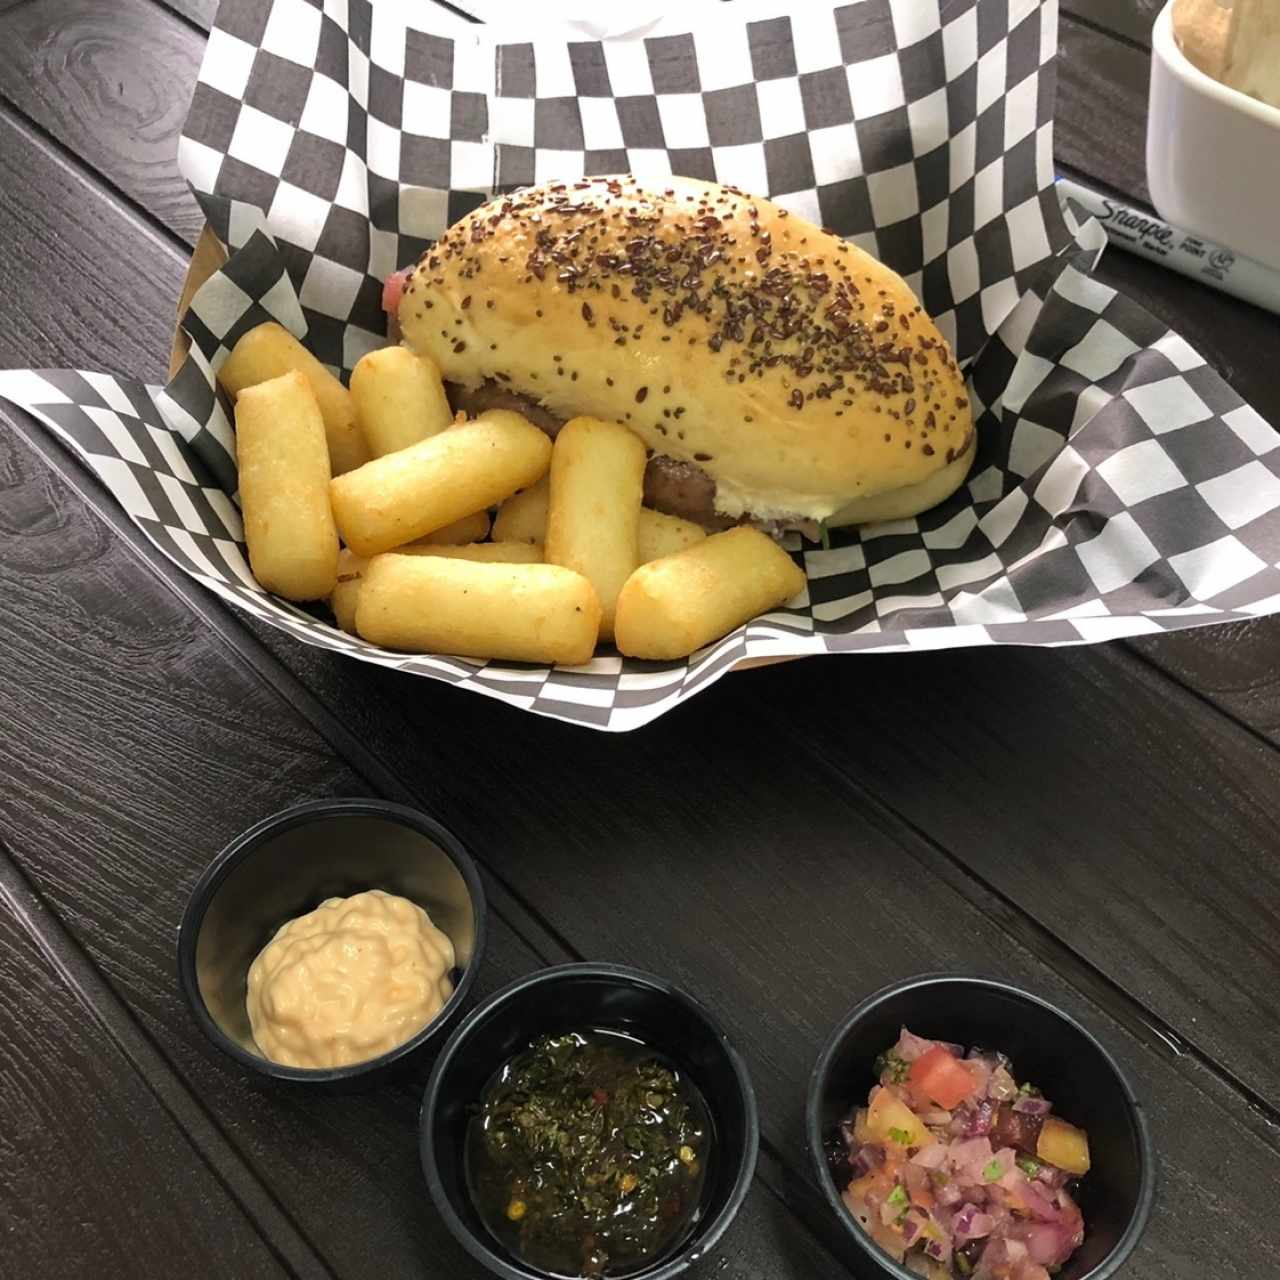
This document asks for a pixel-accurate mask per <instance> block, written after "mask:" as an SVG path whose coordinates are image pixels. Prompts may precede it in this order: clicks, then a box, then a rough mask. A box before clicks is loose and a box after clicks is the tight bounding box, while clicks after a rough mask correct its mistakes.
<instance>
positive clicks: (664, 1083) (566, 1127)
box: [466, 1031, 711, 1277]
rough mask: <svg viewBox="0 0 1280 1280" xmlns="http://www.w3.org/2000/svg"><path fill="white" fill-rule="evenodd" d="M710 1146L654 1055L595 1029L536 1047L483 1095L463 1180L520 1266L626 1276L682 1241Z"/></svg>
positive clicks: (688, 1101)
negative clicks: (465, 1180) (520, 1262)
mask: <svg viewBox="0 0 1280 1280" xmlns="http://www.w3.org/2000/svg"><path fill="white" fill-rule="evenodd" d="M710 1148H711V1129H710V1123H709V1121H708V1118H707V1112H706V1107H705V1105H704V1104H703V1101H702V1099H701V1097H700V1096H699V1095H698V1092H697V1090H696V1089H694V1088H693V1086H692V1085H691V1084H690V1083H689V1082H688V1081H687V1080H685V1079H684V1078H683V1077H682V1076H681V1074H680V1073H679V1072H678V1071H677V1070H676V1069H675V1068H674V1067H672V1066H671V1065H669V1064H667V1063H665V1062H664V1061H663V1060H662V1059H661V1058H659V1057H657V1056H656V1055H655V1054H654V1053H653V1051H652V1050H650V1049H647V1048H646V1047H645V1046H644V1045H642V1044H638V1043H637V1042H635V1041H634V1040H629V1039H627V1038H625V1037H623V1036H619V1035H611V1034H608V1033H604V1032H594V1031H592V1032H587V1033H585V1034H579V1033H576V1032H575V1033H572V1034H569V1035H562V1036H554V1037H552V1036H544V1037H543V1038H541V1039H539V1040H537V1041H535V1042H534V1044H533V1045H532V1046H531V1047H530V1048H528V1049H526V1050H525V1051H524V1052H523V1053H520V1054H518V1055H517V1056H516V1057H514V1058H512V1059H511V1061H510V1062H508V1063H507V1064H506V1065H505V1066H504V1067H503V1068H502V1069H501V1070H500V1071H499V1072H498V1073H497V1074H496V1075H495V1076H494V1077H493V1079H492V1080H491V1081H490V1082H489V1083H488V1085H487V1086H486V1087H485V1090H484V1093H483V1095H482V1099H481V1105H480V1108H479V1111H478V1113H477V1114H476V1115H475V1116H474V1117H473V1118H472V1120H471V1122H470V1126H469V1128H468V1132H467V1149H466V1157H467V1161H466V1163H467V1183H468V1189H469V1190H470V1193H471V1198H472V1201H473V1202H474V1204H475V1206H476V1209H477V1211H478V1212H479V1214H480V1217H481V1219H482V1220H483V1221H484V1223H485V1225H486V1226H487V1227H488V1229H489V1230H490V1231H491V1232H492V1233H493V1234H494V1235H495V1236H496V1237H497V1238H498V1240H500V1241H501V1242H502V1244H503V1245H505V1246H506V1247H507V1249H508V1250H510V1251H511V1252H512V1253H513V1254H515V1255H516V1256H517V1257H518V1258H520V1259H521V1260H522V1261H523V1262H525V1263H526V1264H528V1265H530V1266H533V1267H536V1268H538V1269H539V1270H541V1271H546V1272H549V1273H550V1274H552V1275H557V1276H611V1277H612V1276H625V1275H627V1274H629V1273H631V1272H634V1271H637V1270H639V1269H641V1268H642V1267H645V1266H647V1265H648V1264H650V1263H652V1262H654V1261H655V1260H656V1259H658V1258H659V1257H661V1256H662V1255H663V1254H664V1253H666V1252H668V1251H669V1250H671V1249H673V1248H674V1247H676V1246H677V1245H678V1244H679V1243H680V1241H681V1240H682V1239H683V1238H684V1237H685V1235H686V1233H687V1231H688V1229H689V1227H690V1226H691V1225H692V1224H693V1222H694V1221H695V1220H696V1218H697V1215H698V1211H699V1204H700V1200H701V1196H702V1187H703V1183H704V1181H705V1179H706V1171H707V1163H708V1159H709V1157H710V1155H711V1149H710Z"/></svg>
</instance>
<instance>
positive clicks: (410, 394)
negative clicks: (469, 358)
mask: <svg viewBox="0 0 1280 1280" xmlns="http://www.w3.org/2000/svg"><path fill="white" fill-rule="evenodd" d="M351 399H352V402H353V403H354V405H355V412H356V421H357V422H358V423H359V425H360V430H361V431H362V432H363V433H364V438H365V441H366V443H367V444H368V446H369V452H370V453H371V454H372V455H373V457H375V458H381V457H382V456H383V455H384V454H388V453H394V452H395V451H396V450H397V449H407V448H408V447H409V446H410V445H411V444H417V443H418V441H419V440H425V439H427V438H428V437H429V436H434V435H436V434H437V433H438V432H441V431H443V430H444V429H445V428H446V427H447V426H449V425H450V424H451V423H452V422H453V410H452V409H451V408H450V407H449V401H448V398H447V397H446V396H445V393H444V383H443V381H441V378H440V370H439V369H437V368H436V366H435V363H434V362H433V361H432V360H429V359H428V358H427V357H426V356H420V355H415V354H414V352H412V351H410V350H409V348H408V347H382V348H381V349H379V350H377V351H370V352H369V353H368V354H367V355H364V356H361V357H360V361H359V363H358V364H357V365H356V367H355V368H354V369H353V370H352V371H351Z"/></svg>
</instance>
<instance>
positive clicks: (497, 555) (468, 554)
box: [395, 542, 543, 564]
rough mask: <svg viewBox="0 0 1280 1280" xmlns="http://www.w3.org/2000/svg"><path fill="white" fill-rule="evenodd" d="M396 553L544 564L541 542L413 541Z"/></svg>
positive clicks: (495, 562) (493, 562)
mask: <svg viewBox="0 0 1280 1280" xmlns="http://www.w3.org/2000/svg"><path fill="white" fill-rule="evenodd" d="M395 554H396V555H414V556H444V557H445V558H446V559H450V560H481V561H486V562H488V563H489V564H542V563H543V549H542V543H540V542H471V543H467V544H466V545H464V546H452V547H433V546H429V545H427V544H426V543H423V542H411V543H409V545H408V546H404V547H397V548H396V550H395Z"/></svg>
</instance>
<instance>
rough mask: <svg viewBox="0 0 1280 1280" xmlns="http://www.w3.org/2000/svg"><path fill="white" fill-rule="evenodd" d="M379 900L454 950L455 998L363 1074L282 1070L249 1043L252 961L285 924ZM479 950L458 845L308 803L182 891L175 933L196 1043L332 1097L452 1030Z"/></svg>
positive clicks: (481, 931) (475, 878) (351, 803)
mask: <svg viewBox="0 0 1280 1280" xmlns="http://www.w3.org/2000/svg"><path fill="white" fill-rule="evenodd" d="M365 889H383V890H385V891H386V892H387V893H394V894H398V895H400V896H401V897H404V898H408V899H409V900H410V901H411V902H416V903H417V904H418V905H419V906H420V907H422V908H423V909H424V910H425V911H426V912H427V914H428V915H429V916H430V917H431V920H432V922H433V923H434V924H435V925H436V926H437V927H438V928H439V929H441V930H443V931H444V932H445V933H446V934H448V935H449V938H450V940H451V941H452V942H453V949H454V956H455V960H456V964H455V968H454V971H453V988H454V989H453V995H452V996H450V997H449V999H448V1000H447V1001H446V1002H445V1005H444V1008H443V1009H441V1010H440V1012H439V1013H438V1014H437V1015H436V1016H435V1018H433V1019H432V1020H431V1021H430V1022H429V1023H427V1025H426V1026H425V1027H423V1028H422V1030H421V1031H419V1032H418V1033H417V1035H415V1036H413V1037H411V1038H410V1039H409V1040H406V1041H405V1043H404V1044H402V1045H398V1046H397V1047H396V1048H394V1049H392V1050H390V1051H389V1052H387V1053H384V1054H382V1055H381V1056H380V1057H377V1058H372V1059H370V1060H369V1061H368V1062H357V1063H353V1064H352V1065H351V1066H347V1067H332V1068H303V1067H283V1066H280V1065H278V1064H277V1063H274V1062H270V1061H268V1059H266V1058H264V1057H263V1056H262V1054H261V1053H260V1052H259V1051H258V1049H257V1046H256V1045H255V1044H254V1043H253V1036H252V1033H251V1031H250V1028H249V1015H248V1012H247V1010H246V1008H245V990H246V980H247V977H248V973H249V966H250V965H251V964H252V963H253V960H254V957H255V956H257V954H258V952H259V951H261V950H262V948H263V947H264V946H266V944H267V943H268V942H269V941H270V940H271V937H272V935H273V934H274V933H275V931H276V930H277V929H278V928H279V927H280V926H281V925H282V924H284V923H285V922H286V921H288V920H292V919H294V918H295V917H296V916H300V915H302V914H304V913H305V912H307V911H311V910H312V909H314V908H315V907H318V906H319V905H320V903H321V902H323V901H324V900H325V899H326V898H335V897H347V896H349V895H351V894H353V893H360V892H361V891H362V890H365ZM484 945H485V901H484V890H483V889H482V888H481V886H480V876H479V874H478V873H477V871H476V868H475V864H474V863H473V862H472V861H471V858H470V857H469V856H468V854H467V851H466V850H465V849H464V848H463V847H462V845H461V843H460V842H459V841H458V839H457V838H456V837H455V836H454V835H453V834H452V833H451V832H449V831H446V830H445V828H444V827H442V826H441V825H440V824H439V823H438V822H434V821H433V820H432V819H431V818H428V817H427V816H426V814H424V813H419V812H418V811H417V810H416V809H408V808H405V806H403V805H398V804H391V803H389V802H388V801H385V800H357V799H352V800H316V801H311V802H310V803H307V804H300V805H297V806H296V807H294V808H292V809H286V810H284V812H282V813H277V814H274V815H273V816H272V817H269V818H266V819H264V820H263V821H262V822H259V823H258V824H257V825H256V826H254V827H250V828H249V830H248V831H246V832H244V833H243V834H242V835H239V836H237V837H236V838H235V839H234V840H233V841H232V842H231V843H230V844H229V845H227V847H226V848H225V849H224V850H223V851H222V852H221V853H220V854H219V855H218V856H217V857H216V858H215V859H214V860H213V862H212V863H211V864H210V866H209V868H208V870H206V871H205V873H204V874H203V875H202V876H201V877H200V879H199V880H198V881H197V883H196V886H195V888H194V889H193V890H192V891H191V899H190V901H189V902H188V904H187V909H186V912H185V913H184V914H183V917H182V927H181V929H180V931H179V933H178V980H179V982H180V984H181V986H182V993H183V995H184V996H185V997H186V1000H187V1004H188V1005H189V1006H190V1008H191V1013H192V1016H193V1017H194V1018H195V1020H196V1023H197V1024H198V1026H199V1027H200V1029H201V1031H203V1032H204V1033H205V1035H206V1036H208V1037H209V1040H210V1041H211V1042H212V1043H213V1044H215V1045H216V1046H217V1047H218V1048H219V1049H221V1050H222V1052H223V1053H225V1054H226V1055H227V1056H228V1057H230V1058H231V1059H233V1060H234V1061H235V1062H237V1063H238V1064H239V1065H240V1066H241V1067H242V1068H244V1069H245V1070H247V1071H249V1072H251V1073H253V1074H255V1075H258V1076H263V1077H266V1078H269V1079H271V1080H274V1081H282V1082H287V1083H292V1084H301V1085H307V1086H310V1087H312V1088H326V1089H330V1090H334V1091H355V1090H360V1089H368V1088H372V1087H373V1086H375V1085H379V1084H383V1083H385V1082H386V1081H388V1080H390V1079H393V1078H398V1077H400V1076H403V1075H406V1074H412V1073H414V1072H417V1073H418V1074H419V1078H421V1077H422V1076H423V1075H425V1074H426V1068H427V1065H428V1062H429V1059H430V1056H431V1054H432V1053H433V1052H434V1051H435V1050H436V1049H437V1048H439V1046H440V1045H441V1044H443V1042H444V1038H445V1036H446V1034H447V1033H448V1031H449V1028H450V1027H451V1026H453V1024H454V1023H455V1022H456V1021H457V1020H458V1017H459V1016H460V1014H461V1013H462V1010H463V1007H464V1005H465V1004H466V1002H467V999H468V996H469V994H470V991H471V987H472V985H473V984H474V982H475V977H476V972H477V970H478V969H479V967H480V960H481V958H482V956H483V955H484Z"/></svg>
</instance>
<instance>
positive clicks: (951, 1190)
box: [933, 1180, 964, 1209]
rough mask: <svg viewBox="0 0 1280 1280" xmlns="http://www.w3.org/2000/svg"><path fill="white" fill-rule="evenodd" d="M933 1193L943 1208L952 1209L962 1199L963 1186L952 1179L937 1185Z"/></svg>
mask: <svg viewBox="0 0 1280 1280" xmlns="http://www.w3.org/2000/svg"><path fill="white" fill-rule="evenodd" d="M933 1194H934V1197H935V1198H936V1199H937V1201H938V1203H939V1204H940V1205H941V1206H942V1207H943V1208H944V1209H953V1208H955V1206H956V1205H958V1204H959V1203H960V1202H961V1201H962V1200H963V1199H964V1188H963V1187H961V1186H960V1184H959V1183H958V1182H955V1181H954V1180H953V1181H951V1182H947V1183H944V1184H943V1185H942V1186H940V1187H938V1188H937V1189H936V1190H935V1191H934V1193H933Z"/></svg>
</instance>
